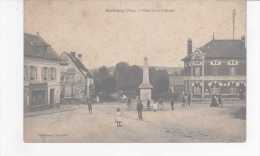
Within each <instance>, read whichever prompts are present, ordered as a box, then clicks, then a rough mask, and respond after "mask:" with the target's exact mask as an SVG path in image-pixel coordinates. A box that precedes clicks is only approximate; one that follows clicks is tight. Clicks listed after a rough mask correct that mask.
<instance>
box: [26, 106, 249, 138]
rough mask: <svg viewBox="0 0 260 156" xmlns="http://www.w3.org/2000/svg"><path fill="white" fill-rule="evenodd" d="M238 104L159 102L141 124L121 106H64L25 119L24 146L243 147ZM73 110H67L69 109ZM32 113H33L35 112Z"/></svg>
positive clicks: (244, 128) (242, 130)
mask: <svg viewBox="0 0 260 156" xmlns="http://www.w3.org/2000/svg"><path fill="white" fill-rule="evenodd" d="M241 106H242V104H240V103H234V104H228V105H224V108H215V107H214V108H211V107H209V105H208V104H192V105H191V107H186V108H183V107H182V106H181V104H180V103H178V104H176V106H175V110H174V111H171V110H170V104H169V103H164V110H161V111H158V112H152V111H144V112H143V118H144V120H143V121H139V120H138V119H137V112H136V111H135V110H130V111H128V110H127V108H126V105H125V104H121V103H110V104H106V103H104V104H96V105H93V113H92V114H90V113H89V112H88V107H87V105H84V104H78V105H63V106H61V107H62V108H60V109H63V110H66V107H69V108H70V109H68V110H67V111H60V112H59V111H56V112H53V113H51V112H50V113H48V111H46V113H39V115H33V116H28V117H25V119H24V137H25V138H24V140H25V142H173V143H174V142H243V141H245V138H246V136H245V135H246V120H244V119H241V118H240V117H239V116H240V115H239V114H240V113H242V112H241V111H242V109H241ZM117 107H120V108H121V110H122V125H123V126H122V127H116V125H115V123H114V119H115V114H116V108H117ZM71 108H72V109H71ZM50 111H51V110H50ZM36 113H37V112H36Z"/></svg>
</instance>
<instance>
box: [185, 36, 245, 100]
mask: <svg viewBox="0 0 260 156" xmlns="http://www.w3.org/2000/svg"><path fill="white" fill-rule="evenodd" d="M183 61H184V72H185V77H184V83H185V92H189V93H191V94H192V95H193V97H198V98H204V97H209V96H210V95H212V94H221V95H222V96H224V97H232V98H236V97H240V98H243V97H245V93H246V46H245V38H244V37H242V38H241V40H216V39H214V36H213V39H212V40H211V41H209V42H208V43H206V44H205V45H203V46H202V47H200V48H196V49H194V50H193V48H192V40H191V39H189V40H188V42H187V56H186V57H185V58H184V59H183Z"/></svg>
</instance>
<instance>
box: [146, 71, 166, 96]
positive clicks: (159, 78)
mask: <svg viewBox="0 0 260 156" xmlns="http://www.w3.org/2000/svg"><path fill="white" fill-rule="evenodd" d="M150 81H151V84H152V85H153V90H152V96H153V98H155V99H158V98H167V97H168V96H169V74H168V72H167V71H166V70H156V69H155V68H150Z"/></svg>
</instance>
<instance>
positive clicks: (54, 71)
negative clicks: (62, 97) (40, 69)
mask: <svg viewBox="0 0 260 156" xmlns="http://www.w3.org/2000/svg"><path fill="white" fill-rule="evenodd" d="M50 73H51V74H50V76H51V80H56V68H51V69H50Z"/></svg>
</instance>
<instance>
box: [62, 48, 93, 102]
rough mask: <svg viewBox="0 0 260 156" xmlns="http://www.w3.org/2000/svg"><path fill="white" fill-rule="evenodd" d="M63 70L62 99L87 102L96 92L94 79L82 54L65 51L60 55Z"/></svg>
mask: <svg viewBox="0 0 260 156" xmlns="http://www.w3.org/2000/svg"><path fill="white" fill-rule="evenodd" d="M60 59H61V65H62V71H61V82H62V94H61V95H62V99H63V100H64V102H72V101H73V102H85V101H86V98H88V99H90V98H91V97H93V96H94V94H95V85H94V79H93V77H92V74H91V73H90V71H89V70H88V69H87V68H86V67H85V65H84V64H83V63H82V60H81V59H82V55H81V54H76V52H70V53H68V52H63V53H62V54H61V56H60Z"/></svg>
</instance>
